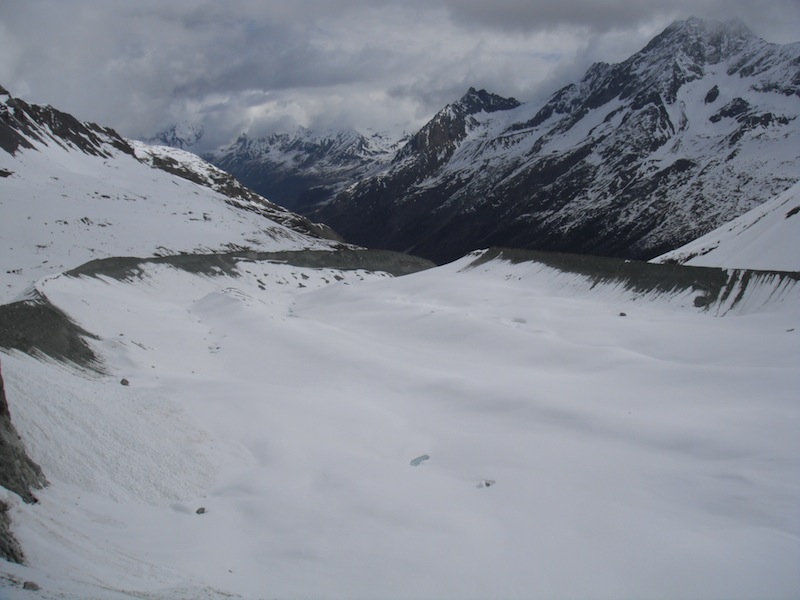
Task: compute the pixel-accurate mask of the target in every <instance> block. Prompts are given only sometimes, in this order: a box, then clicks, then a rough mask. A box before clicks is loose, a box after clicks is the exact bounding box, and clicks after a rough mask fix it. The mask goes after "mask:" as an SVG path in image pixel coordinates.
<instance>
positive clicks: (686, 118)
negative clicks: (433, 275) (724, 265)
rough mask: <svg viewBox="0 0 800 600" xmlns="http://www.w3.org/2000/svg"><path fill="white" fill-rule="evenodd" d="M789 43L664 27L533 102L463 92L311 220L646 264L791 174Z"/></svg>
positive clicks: (736, 30) (411, 243)
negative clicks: (636, 48)
mask: <svg viewBox="0 0 800 600" xmlns="http://www.w3.org/2000/svg"><path fill="white" fill-rule="evenodd" d="M799 100H800V43H795V44H788V45H784V46H780V45H775V44H769V43H767V42H765V41H764V40H761V39H760V38H758V37H756V36H755V35H754V34H752V33H751V32H750V31H749V30H748V29H747V28H746V27H745V26H744V25H743V24H741V23H737V22H733V23H726V24H720V23H714V22H707V21H701V20H698V19H690V20H688V21H680V22H676V23H675V24H673V25H671V26H670V27H669V28H667V29H666V30H665V31H664V32H663V33H662V34H660V35H659V36H657V37H656V38H655V39H653V40H652V42H650V43H649V44H648V45H647V46H646V47H645V48H644V49H642V50H641V51H640V52H638V53H636V54H634V55H633V56H631V57H630V58H629V59H628V60H626V61H625V62H623V63H620V64H616V65H609V64H605V63H597V64H595V65H594V66H592V67H591V68H590V69H589V71H587V73H586V75H585V76H584V78H583V79H582V80H581V81H580V82H577V83H575V84H572V85H569V86H566V87H565V88H563V89H561V90H559V91H558V92H556V93H555V94H553V96H551V97H550V98H549V99H548V100H547V101H545V102H543V103H541V104H523V105H518V103H517V102H515V101H511V100H506V101H505V102H504V101H503V99H501V98H499V97H497V96H494V95H492V94H487V93H486V92H484V91H479V92H476V91H475V90H471V91H470V92H469V93H468V94H467V95H466V96H464V98H462V99H461V100H460V101H458V102H456V103H454V104H452V105H450V106H448V107H446V108H445V109H444V110H442V111H441V112H440V113H439V114H438V115H436V117H434V119H433V120H432V121H431V122H430V123H428V124H427V125H426V126H425V127H424V128H423V129H422V130H421V131H420V132H419V133H417V134H416V135H415V136H414V137H412V139H411V140H410V141H409V142H408V144H406V146H405V147H404V148H402V149H401V150H400V151H399V152H398V153H397V154H396V155H395V157H394V158H393V159H392V161H391V162H390V163H388V164H387V165H386V166H384V167H383V169H382V171H381V172H379V173H377V174H375V175H373V176H372V177H369V178H367V179H365V180H363V181H358V182H354V184H353V185H352V187H350V188H349V189H347V190H345V191H344V192H342V193H341V194H340V195H339V196H337V197H336V198H335V199H334V200H333V201H332V202H330V203H328V204H325V205H323V206H322V207H321V208H320V209H319V210H318V212H316V213H314V218H315V219H319V220H321V221H323V222H326V223H328V224H329V225H331V226H332V227H333V228H334V229H336V230H337V231H338V232H339V233H340V234H341V235H342V236H343V237H344V238H345V239H348V240H350V241H352V242H354V243H360V244H364V245H366V246H370V247H385V248H391V249H398V250H404V251H408V252H411V253H412V254H417V255H420V256H425V257H427V258H431V259H434V260H436V261H437V262H444V261H447V260H453V259H455V258H458V257H460V256H462V255H463V254H464V253H466V252H468V251H470V250H473V249H476V248H485V247H489V246H510V247H517V248H533V249H545V250H558V251H565V252H579V253H591V254H601V255H613V256H622V257H627V258H645V259H650V258H652V257H654V256H657V255H659V254H662V253H664V252H666V251H668V250H672V249H675V248H677V247H678V246H681V245H683V244H685V243H687V242H689V241H691V240H693V239H695V238H697V237H699V236H700V235H703V234H705V233H707V232H709V231H711V230H712V229H714V228H716V227H718V226H720V225H722V224H723V223H725V222H727V221H730V220H731V219H733V218H735V217H737V216H740V215H742V214H743V213H745V212H746V211H748V210H750V209H752V208H754V207H756V206H758V205H759V204H761V203H763V202H765V201H766V200H769V199H771V198H773V197H774V196H775V195H777V194H779V193H781V192H783V191H784V190H786V189H788V188H789V187H791V185H793V184H794V183H795V182H797V181H798V178H800V127H799V126H798V123H799V122H800V121H798V117H799V116H800V101H799Z"/></svg>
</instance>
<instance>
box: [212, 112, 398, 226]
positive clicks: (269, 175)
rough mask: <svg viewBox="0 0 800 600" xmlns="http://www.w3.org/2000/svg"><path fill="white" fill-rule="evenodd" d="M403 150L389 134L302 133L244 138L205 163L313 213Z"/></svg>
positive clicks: (351, 132) (223, 148)
mask: <svg viewBox="0 0 800 600" xmlns="http://www.w3.org/2000/svg"><path fill="white" fill-rule="evenodd" d="M398 145H399V142H398V141H396V140H393V139H391V138H390V137H389V136H388V134H386V133H379V132H371V133H369V134H368V135H363V134H361V133H359V132H357V131H355V130H348V131H328V132H325V133H322V134H320V133H315V132H313V131H311V130H309V129H306V128H303V127H300V128H298V129H296V130H295V131H293V132H290V133H276V134H273V135H270V136H268V137H264V138H252V137H249V136H247V135H241V136H240V137H239V138H238V139H237V140H236V141H234V142H233V143H232V144H230V145H229V146H225V147H222V148H219V149H217V150H216V151H214V152H211V153H207V154H204V158H206V159H207V160H209V161H210V162H212V163H214V164H215V165H217V166H219V167H220V168H222V169H225V170H226V171H227V172H229V173H231V174H232V175H234V176H235V177H236V178H237V179H239V180H240V181H242V182H243V183H244V184H245V185H247V186H248V187H250V188H251V189H253V190H255V191H257V192H258V193H260V194H262V195H265V196H268V197H269V198H272V199H274V200H275V201H276V202H279V203H280V204H281V205H282V206H286V207H287V208H290V209H292V210H300V211H308V210H309V207H311V206H313V205H316V204H318V203H319V202H322V201H325V200H327V199H329V198H330V197H332V196H333V195H334V194H335V193H336V192H337V191H340V190H341V189H342V188H343V187H345V186H347V185H350V184H351V183H352V182H353V181H356V180H358V179H361V178H363V177H366V176H368V175H369V174H370V173H372V172H373V171H375V170H377V169H378V168H380V166H381V165H382V164H383V163H385V162H386V161H387V160H388V159H389V158H390V157H391V156H392V154H393V153H394V151H396V150H397V147H398Z"/></svg>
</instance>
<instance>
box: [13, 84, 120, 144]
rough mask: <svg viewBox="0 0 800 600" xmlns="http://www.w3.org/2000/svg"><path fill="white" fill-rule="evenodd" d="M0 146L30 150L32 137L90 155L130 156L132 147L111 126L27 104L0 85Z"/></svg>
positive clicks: (38, 140)
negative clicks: (114, 153)
mask: <svg viewBox="0 0 800 600" xmlns="http://www.w3.org/2000/svg"><path fill="white" fill-rule="evenodd" d="M0 96H8V98H7V99H6V100H5V101H4V102H0V148H2V149H3V150H5V151H6V152H8V153H9V154H15V153H16V152H17V150H18V149H19V148H28V149H33V148H34V146H33V144H32V143H31V140H34V141H37V142H40V143H43V144H48V143H49V142H53V143H56V144H59V145H60V146H62V147H68V146H69V147H72V148H74V149H77V150H80V151H81V152H85V153H86V154H91V155H93V156H100V157H106V158H108V157H110V156H111V149H112V148H113V149H115V150H118V151H120V152H123V153H125V154H129V155H131V156H133V148H131V147H130V145H129V144H128V142H126V141H125V140H124V139H122V138H121V137H120V136H119V134H118V133H117V132H116V131H114V130H113V129H109V128H106V127H100V126H99V125H95V124H94V123H81V122H80V121H78V120H77V119H76V118H75V117H73V116H72V115H69V114H67V113H63V112H61V111H58V110H56V109H54V108H53V107H51V106H37V105H33V104H28V103H27V102H24V101H23V100H20V99H19V98H12V97H11V96H10V94H9V93H8V92H7V91H6V90H5V89H3V88H2V87H0Z"/></svg>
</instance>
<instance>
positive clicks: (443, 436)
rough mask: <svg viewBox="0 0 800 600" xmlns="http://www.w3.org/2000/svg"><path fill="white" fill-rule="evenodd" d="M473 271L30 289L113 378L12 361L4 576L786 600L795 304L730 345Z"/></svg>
mask: <svg viewBox="0 0 800 600" xmlns="http://www.w3.org/2000/svg"><path fill="white" fill-rule="evenodd" d="M465 264H466V261H461V262H458V263H454V264H452V265H449V266H445V267H439V268H436V269H433V270H430V271H427V272H422V273H418V274H415V275H411V276H406V277H402V278H396V279H391V278H387V277H383V276H379V275H377V274H369V273H365V272H360V271H351V272H338V271H332V270H312V269H298V268H294V267H290V266H288V265H278V264H270V263H248V264H245V265H242V266H241V267H240V270H241V271H242V276H241V277H238V278H230V277H226V276H220V277H205V276H197V275H190V274H188V273H184V272H180V271H176V270H175V269H172V268H170V267H167V266H164V265H148V266H147V267H146V268H145V272H144V274H143V276H142V278H141V279H138V280H135V281H133V282H119V281H115V280H112V279H106V278H87V277H82V278H70V277H64V276H57V277H52V278H49V279H46V280H44V281H42V282H40V283H39V285H38V287H39V289H40V291H41V292H42V293H44V294H45V295H46V296H47V297H48V298H49V299H50V300H51V301H52V302H53V303H55V304H56V305H57V306H59V307H60V308H62V309H63V310H65V311H66V312H67V313H68V314H69V315H70V316H71V317H73V318H74V319H75V320H76V321H77V322H78V323H79V324H80V325H82V326H83V327H84V328H86V329H87V330H89V331H91V332H92V333H94V334H97V335H98V336H99V337H100V340H98V341H93V342H91V343H92V344H93V346H94V347H95V349H96V350H97V351H98V352H99V353H100V354H101V356H102V357H103V360H104V362H105V364H106V366H107V369H108V371H109V374H107V375H93V374H87V373H82V372H80V371H78V370H76V369H74V368H71V367H67V366H64V365H59V364H54V363H52V362H48V361H36V360H34V359H31V358H29V357H26V356H22V355H19V354H16V353H12V354H5V353H4V354H3V356H2V364H3V374H4V377H5V379H6V384H7V392H8V396H9V398H8V399H9V403H10V407H11V411H12V414H13V415H14V421H15V423H16V426H17V428H18V429H19V431H20V434H21V435H22V437H23V440H24V441H25V443H26V445H27V447H28V449H29V451H30V453H31V455H32V457H33V458H34V459H35V460H37V461H38V462H39V463H40V464H41V466H42V467H43V469H44V471H45V473H46V474H47V476H48V477H49V479H50V481H51V484H52V485H51V486H50V487H48V488H46V489H45V490H43V491H41V492H40V493H39V498H40V500H41V503H40V504H39V505H36V506H28V505H24V504H22V503H21V502H20V501H19V500H18V499H16V500H15V498H14V497H12V496H13V494H8V495H7V496H8V497H9V498H8V501H9V502H10V503H11V504H12V505H13V510H12V516H13V519H14V524H15V533H16V534H17V537H18V538H19V540H20V542H21V543H22V546H23V548H24V549H25V551H26V553H27V555H28V558H29V562H30V565H31V566H29V567H18V566H15V565H3V570H2V571H0V572H5V573H6V576H8V577H15V578H17V579H18V580H19V581H24V580H34V581H36V582H37V583H39V584H40V585H41V587H42V590H41V591H40V592H39V593H38V596H39V597H41V598H56V597H58V598H130V597H144V598H223V597H230V596H229V595H233V597H243V598H320V597H323V598H411V597H413V598H487V597H503V598H536V597H540V598H574V597H587V598H588V597H593V598H611V597H613V598H678V597H692V596H697V595H698V594H699V595H703V596H707V597H725V598H753V597H773V598H789V597H791V596H792V595H793V594H794V593H795V592H796V590H797V589H800V573H798V571H797V568H796V567H797V564H800V541H799V540H800V522H799V521H798V518H797V510H796V507H797V506H798V503H799V502H800V478H798V473H799V472H800V470H799V467H800V461H798V457H800V442H798V437H797V435H796V432H797V429H798V425H800V412H799V411H798V405H797V402H796V391H797V389H800V373H799V372H798V369H797V365H798V358H800V338H798V333H797V330H796V329H795V330H793V331H787V330H790V329H794V328H796V327H797V325H798V320H800V302H796V301H788V302H785V303H783V304H781V305H776V306H773V308H772V309H769V307H767V308H766V309H764V310H760V311H759V312H750V313H749V314H748V313H747V311H742V312H741V313H740V314H729V315H728V316H726V317H724V318H718V317H715V316H713V315H712V314H709V313H708V312H702V311H700V310H699V309H695V308H693V307H692V306H691V298H673V299H671V300H670V299H668V298H660V299H659V298H653V299H645V300H642V299H639V300H638V301H637V300H636V299H634V298H633V297H632V296H631V295H630V294H629V293H626V292H624V291H623V290H620V289H618V288H616V287H610V286H609V287H603V286H602V285H601V286H598V287H597V288H595V289H593V290H591V291H587V290H586V289H583V291H581V284H579V283H577V282H576V280H575V277H572V276H568V275H565V274H557V273H556V272H554V271H553V272H550V271H548V270H547V269H542V268H541V267H532V266H531V265H530V264H520V265H511V264H508V263H503V262H499V261H494V262H492V263H489V264H486V265H483V266H481V267H478V268H473V269H468V270H461V269H462V267H463V266H464V265H465ZM793 293H794V295H795V296H796V292H793ZM792 298H794V296H793V297H792ZM795 300H796V298H795ZM623 311H624V312H625V313H626V316H624V317H623V316H621V315H620V312H623ZM123 377H124V378H126V379H128V380H129V381H130V385H129V386H122V385H120V383H119V382H120V380H121V378H123ZM422 455H428V456H429V457H430V458H429V460H426V461H424V462H422V463H421V464H420V465H418V466H416V467H412V466H410V465H409V461H411V460H412V459H414V458H415V457H419V456H422ZM485 481H494V482H495V483H494V484H492V485H491V487H488V488H487V487H486V486H483V485H481V482H485ZM200 507H203V508H204V509H205V510H206V512H205V513H204V514H201V515H198V514H195V511H196V510H197V509H198V508H200ZM2 581H3V580H2V579H1V578H0V590H2V592H4V593H6V592H7V593H8V594H9V597H10V598H30V597H36V595H33V593H32V592H30V591H27V590H25V591H23V590H21V588H19V587H18V586H11V585H8V586H7V587H6V588H2V585H3V583H2Z"/></svg>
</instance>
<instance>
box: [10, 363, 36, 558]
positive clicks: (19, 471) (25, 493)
mask: <svg viewBox="0 0 800 600" xmlns="http://www.w3.org/2000/svg"><path fill="white" fill-rule="evenodd" d="M46 483H47V480H46V479H45V477H44V474H43V473H42V470H41V468H40V467H39V465H37V464H36V463H35V462H33V461H32V460H31V459H30V457H28V455H27V453H26V452H25V448H24V447H23V445H22V440H21V439H20V437H19V435H18V434H17V430H16V429H15V428H14V425H13V424H12V423H11V414H10V412H9V410H8V402H7V401H6V394H5V388H4V385H3V374H2V372H1V371H0V486H3V487H4V488H6V489H8V490H11V491H12V492H15V493H16V494H18V495H19V496H20V497H21V498H22V499H23V500H24V501H25V502H29V503H33V502H36V497H35V496H34V495H33V490H35V489H41V488H42V487H43V486H44V485H46ZM0 557H3V558H4V559H6V560H8V561H11V562H16V563H22V562H23V561H24V556H23V554H22V549H21V548H20V547H19V544H18V543H17V541H16V540H15V539H14V536H13V535H12V533H11V517H10V516H9V515H8V506H7V505H6V504H5V503H4V502H0Z"/></svg>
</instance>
